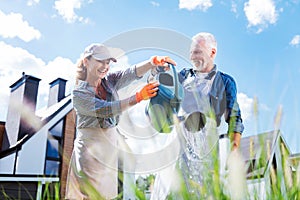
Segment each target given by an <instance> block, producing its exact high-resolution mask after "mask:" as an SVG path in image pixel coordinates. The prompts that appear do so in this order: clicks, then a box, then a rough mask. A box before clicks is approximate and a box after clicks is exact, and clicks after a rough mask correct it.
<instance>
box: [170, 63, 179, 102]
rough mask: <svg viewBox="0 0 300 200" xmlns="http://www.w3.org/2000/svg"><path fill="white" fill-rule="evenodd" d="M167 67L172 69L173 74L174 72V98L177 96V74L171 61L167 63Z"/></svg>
mask: <svg viewBox="0 0 300 200" xmlns="http://www.w3.org/2000/svg"><path fill="white" fill-rule="evenodd" d="M168 64H169V67H170V68H171V69H172V70H173V74H174V88H175V89H174V91H175V93H174V95H175V97H176V98H178V75H177V72H176V69H175V66H174V65H173V64H172V63H168Z"/></svg>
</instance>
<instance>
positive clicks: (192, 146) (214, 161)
mask: <svg viewBox="0 0 300 200" xmlns="http://www.w3.org/2000/svg"><path fill="white" fill-rule="evenodd" d="M216 54H217V41H216V40H215V37H214V36H213V35H212V34H210V33H206V32H201V33H198V34H196V35H195V36H194V37H193V38H192V43H191V47H190V60H191V63H192V65H193V67H192V68H184V69H182V70H181V71H180V72H179V74H178V77H179V82H180V83H181V84H182V87H183V90H184V97H183V99H182V104H181V111H180V113H179V115H181V116H183V118H184V119H185V121H184V122H183V123H181V125H180V128H178V129H177V132H179V133H178V136H180V137H179V138H180V141H181V147H182V151H181V153H180V156H179V159H178V162H177V164H176V169H177V170H178V172H179V174H180V175H181V176H180V177H181V178H180V180H182V181H181V182H180V183H181V187H182V186H184V188H185V189H186V191H187V195H190V196H189V197H191V198H206V197H207V195H209V194H210V193H211V192H213V191H212V190H213V182H211V181H214V175H213V173H216V172H217V171H218V167H219V163H218V157H217V156H218V154H217V153H218V145H217V144H218V138H219V133H218V132H219V131H218V129H219V127H220V124H221V119H222V117H223V116H224V119H225V122H226V123H227V124H228V128H227V133H228V135H229V137H230V140H231V150H233V151H236V150H237V149H238V148H239V145H240V139H241V134H242V132H243V130H244V126H243V123H242V117H241V112H240V108H239V105H238V103H237V88H236V83H235V81H234V79H233V78H232V77H231V76H230V75H228V74H226V73H223V72H221V71H218V69H217V65H216V64H215V63H214V60H215V57H216ZM173 169H174V168H173ZM169 170H170V169H169ZM165 174H170V172H166V170H165V171H164V172H162V173H159V174H158V176H157V179H156V182H155V185H154V191H153V194H152V198H151V199H152V200H154V199H165V198H166V195H167V194H168V193H169V192H170V189H172V186H171V185H172V184H171V183H170V182H172V181H173V182H176V181H178V180H170V181H169V183H168V182H167V181H166V177H165V176H164V175H165ZM169 179H171V178H170V177H169ZM175 193H176V192H175ZM181 193H182V190H181V192H178V193H176V198H177V197H178V196H181ZM174 197H175V196H174ZM179 199H180V197H179Z"/></svg>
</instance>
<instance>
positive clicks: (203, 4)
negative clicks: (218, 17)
mask: <svg viewBox="0 0 300 200" xmlns="http://www.w3.org/2000/svg"><path fill="white" fill-rule="evenodd" d="M212 6H213V4H212V1H211V0H179V8H180V9H187V10H194V9H200V10H202V11H206V10H207V9H208V8H210V7H212Z"/></svg>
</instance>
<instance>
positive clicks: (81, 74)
mask: <svg viewBox="0 0 300 200" xmlns="http://www.w3.org/2000/svg"><path fill="white" fill-rule="evenodd" d="M90 57H91V56H87V57H86V58H87V59H90ZM83 59H84V58H82V59H80V60H79V61H78V62H77V66H76V68H77V69H76V80H75V83H76V84H78V80H82V81H85V80H86V77H87V70H86V67H85V66H84V64H83Z"/></svg>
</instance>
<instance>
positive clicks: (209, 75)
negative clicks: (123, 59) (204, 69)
mask: <svg viewBox="0 0 300 200" xmlns="http://www.w3.org/2000/svg"><path fill="white" fill-rule="evenodd" d="M197 73H201V72H199V71H196V70H193V74H194V75H196V74H197ZM216 73H217V65H216V64H214V67H213V68H212V70H211V71H210V72H208V73H207V76H206V77H205V79H207V80H211V79H212V77H214V75H215V74H216Z"/></svg>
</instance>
